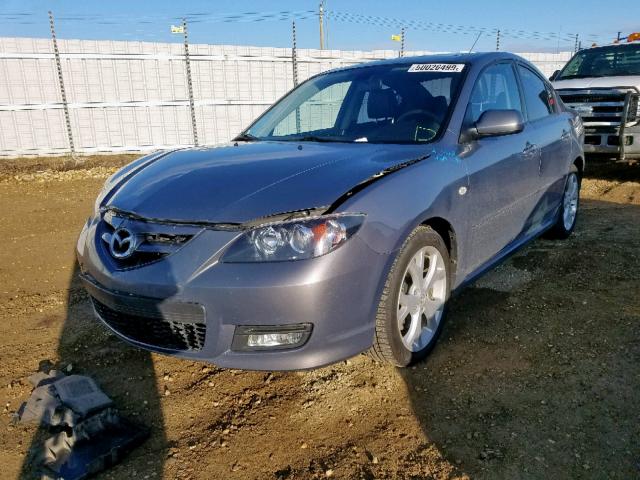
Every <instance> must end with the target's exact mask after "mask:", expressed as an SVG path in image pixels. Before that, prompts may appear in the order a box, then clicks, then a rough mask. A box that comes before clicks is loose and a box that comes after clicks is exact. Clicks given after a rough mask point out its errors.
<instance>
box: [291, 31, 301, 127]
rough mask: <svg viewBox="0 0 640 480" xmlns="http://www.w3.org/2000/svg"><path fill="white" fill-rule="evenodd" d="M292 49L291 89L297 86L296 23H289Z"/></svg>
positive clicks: (298, 119)
mask: <svg viewBox="0 0 640 480" xmlns="http://www.w3.org/2000/svg"><path fill="white" fill-rule="evenodd" d="M291 28H292V30H291V34H292V48H291V66H292V68H293V87H294V88H295V87H297V86H298V48H297V42H296V21H295V20H294V21H293V22H292V23H291ZM296 133H300V109H299V108H296Z"/></svg>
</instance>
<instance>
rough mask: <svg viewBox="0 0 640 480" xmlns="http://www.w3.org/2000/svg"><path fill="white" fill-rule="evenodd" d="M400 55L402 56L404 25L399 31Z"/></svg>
mask: <svg viewBox="0 0 640 480" xmlns="http://www.w3.org/2000/svg"><path fill="white" fill-rule="evenodd" d="M400 56H401V57H404V27H402V30H401V31H400Z"/></svg>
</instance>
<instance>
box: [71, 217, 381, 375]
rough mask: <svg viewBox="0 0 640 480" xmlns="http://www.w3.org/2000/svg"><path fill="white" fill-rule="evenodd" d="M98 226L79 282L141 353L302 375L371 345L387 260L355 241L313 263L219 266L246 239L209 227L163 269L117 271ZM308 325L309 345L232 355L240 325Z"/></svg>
mask: <svg viewBox="0 0 640 480" xmlns="http://www.w3.org/2000/svg"><path fill="white" fill-rule="evenodd" d="M98 223H99V220H97V219H96V220H92V221H91V222H89V223H88V224H87V225H86V226H85V229H84V230H83V232H82V234H81V235H80V238H79V240H78V252H77V253H78V261H79V264H80V270H81V278H82V280H83V283H84V285H85V287H86V289H87V291H88V292H89V294H90V295H91V297H92V299H93V301H94V307H95V310H96V314H97V316H98V318H100V319H101V320H102V321H103V323H105V324H106V325H107V326H108V327H109V328H110V329H111V330H112V331H113V332H114V333H115V334H116V335H118V336H119V337H121V338H123V339H124V340H126V341H127V342H129V343H131V344H133V345H136V346H138V347H141V348H145V349H148V350H152V351H156V352H160V353H164V354H169V355H175V356H179V357H183V358H189V359H198V360H203V361H208V362H212V363H215V364H217V365H219V366H222V367H229V368H239V369H248V370H298V369H308V368H315V367H319V366H323V365H327V364H330V363H334V362H336V361H339V360H342V359H345V358H348V357H351V356H353V355H355V354H357V353H360V352H362V351H364V350H366V349H367V348H369V347H370V346H371V344H372V340H373V334H374V327H375V312H376V308H377V304H378V299H379V293H380V289H381V283H382V278H383V277H384V272H385V269H386V267H387V264H388V261H389V256H388V255H383V254H378V253H376V252H375V251H373V250H372V249H371V248H370V247H369V246H368V245H367V244H366V243H365V242H364V241H363V240H362V239H361V238H360V237H359V236H358V235H357V234H356V235H355V236H354V237H353V238H351V239H350V240H349V241H347V242H346V243H345V244H344V245H343V246H341V247H340V248H338V249H337V250H335V251H333V252H331V253H329V254H327V255H324V256H322V257H318V258H315V259H311V260H302V261H295V262H274V263H253V264H251V263H246V264H229V263H221V262H220V261H219V258H220V256H221V254H222V252H223V251H224V248H225V246H226V245H228V244H229V242H231V241H232V240H233V239H234V238H235V237H236V236H237V235H238V233H237V232H229V231H216V230H210V229H203V230H202V231H201V232H200V233H199V234H198V235H196V236H195V237H194V238H193V239H192V240H191V241H190V242H189V243H187V244H186V245H185V246H184V247H183V248H181V249H180V250H178V251H177V252H175V253H173V254H171V255H169V256H167V257H165V258H163V259H161V260H159V261H156V262H153V263H150V264H148V265H143V266H140V267H137V268H131V269H124V270H118V269H116V268H114V267H113V264H112V263H111V262H109V261H108V260H107V259H106V258H105V254H106V252H105V251H103V250H104V249H103V247H102V244H101V242H100V240H99V236H98V235H97V233H96V229H97V225H98ZM107 255H108V254H107ZM114 312H115V313H114ZM300 323H311V324H312V325H313V329H312V333H311V336H310V338H309V339H308V341H307V342H306V343H305V344H304V345H303V346H301V347H298V348H294V349H287V350H282V349H281V350H274V351H259V352H251V351H242V352H240V351H235V350H233V349H232V343H233V338H234V331H235V329H236V326H238V325H252V326H267V325H289V324H300Z"/></svg>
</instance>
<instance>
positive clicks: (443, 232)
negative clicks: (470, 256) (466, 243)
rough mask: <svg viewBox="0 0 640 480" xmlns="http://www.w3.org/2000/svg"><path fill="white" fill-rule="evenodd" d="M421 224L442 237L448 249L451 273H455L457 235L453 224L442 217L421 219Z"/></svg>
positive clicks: (456, 265) (456, 264)
mask: <svg viewBox="0 0 640 480" xmlns="http://www.w3.org/2000/svg"><path fill="white" fill-rule="evenodd" d="M421 225H424V226H427V227H431V228H432V229H433V230H435V232H436V233H437V234H438V235H440V236H441V237H442V240H444V243H445V245H446V246H447V250H448V251H449V259H450V261H451V269H452V271H451V273H452V274H453V275H455V274H456V272H457V270H458V268H457V267H458V237H457V236H456V232H455V230H454V228H453V225H451V223H450V222H449V221H447V220H446V219H444V218H442V217H430V218H428V219H426V220H425V221H423V222H422V223H421Z"/></svg>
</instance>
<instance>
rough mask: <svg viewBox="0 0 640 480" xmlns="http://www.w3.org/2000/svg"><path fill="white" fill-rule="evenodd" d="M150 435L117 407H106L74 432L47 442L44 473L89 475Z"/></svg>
mask: <svg viewBox="0 0 640 480" xmlns="http://www.w3.org/2000/svg"><path fill="white" fill-rule="evenodd" d="M148 434H149V432H148V430H147V429H142V428H140V427H138V426H136V425H134V424H132V423H130V422H128V421H127V420H125V419H123V418H122V417H120V416H119V415H118V414H117V412H116V411H115V410H113V409H109V408H108V409H105V410H103V411H102V412H100V413H98V414H95V415H93V416H91V417H89V418H88V419H87V420H85V421H84V422H82V423H80V424H78V426H77V427H76V428H74V429H73V431H72V433H71V434H68V433H67V432H60V433H59V434H57V435H55V436H53V437H51V438H49V439H48V440H46V441H45V452H44V454H45V457H44V458H43V459H42V464H43V465H44V467H45V472H44V473H45V474H48V476H49V477H50V478H55V479H65V480H81V479H84V478H87V477H88V476H90V475H93V474H95V473H97V472H100V471H102V470H105V469H107V468H109V467H111V466H113V465H115V464H116V463H118V462H120V460H122V458H123V457H124V456H125V455H126V454H127V453H129V452H130V451H131V450H133V449H134V448H135V447H137V446H138V445H140V444H141V443H142V442H143V441H144V440H145V439H146V438H147V436H148ZM47 470H48V471H49V472H47Z"/></svg>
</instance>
